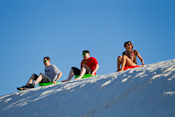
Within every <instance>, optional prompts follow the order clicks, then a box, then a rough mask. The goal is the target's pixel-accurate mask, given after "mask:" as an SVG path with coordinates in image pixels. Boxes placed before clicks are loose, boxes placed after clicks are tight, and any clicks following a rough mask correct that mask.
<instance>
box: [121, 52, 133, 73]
mask: <svg viewBox="0 0 175 117" xmlns="http://www.w3.org/2000/svg"><path fill="white" fill-rule="evenodd" d="M125 65H127V66H135V63H133V62H132V61H131V59H129V58H128V57H127V56H126V55H123V60H122V68H121V70H119V71H123V70H124V67H125Z"/></svg>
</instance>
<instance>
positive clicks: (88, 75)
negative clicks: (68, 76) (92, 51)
mask: <svg viewBox="0 0 175 117" xmlns="http://www.w3.org/2000/svg"><path fill="white" fill-rule="evenodd" d="M79 76H80V75H76V76H75V78H78V77H79ZM94 76H98V75H94ZM89 77H92V74H85V75H84V76H83V77H82V78H81V79H84V78H89Z"/></svg>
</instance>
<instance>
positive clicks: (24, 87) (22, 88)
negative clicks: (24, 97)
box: [17, 86, 27, 91]
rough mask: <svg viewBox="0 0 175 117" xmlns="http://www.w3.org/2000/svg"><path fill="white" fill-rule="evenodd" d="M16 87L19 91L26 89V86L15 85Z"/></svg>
mask: <svg viewBox="0 0 175 117" xmlns="http://www.w3.org/2000/svg"><path fill="white" fill-rule="evenodd" d="M17 89H18V90H20V91H22V90H25V89H27V86H22V87H17Z"/></svg>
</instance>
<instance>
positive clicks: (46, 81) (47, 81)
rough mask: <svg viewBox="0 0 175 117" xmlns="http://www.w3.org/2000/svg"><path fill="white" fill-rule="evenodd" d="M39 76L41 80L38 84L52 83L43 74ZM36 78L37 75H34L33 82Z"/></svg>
mask: <svg viewBox="0 0 175 117" xmlns="http://www.w3.org/2000/svg"><path fill="white" fill-rule="evenodd" d="M40 74H41V76H42V80H41V82H40V83H49V82H52V80H51V79H50V78H49V77H48V76H46V75H45V74H43V73H40ZM37 78H38V75H36V74H34V80H36V79H37Z"/></svg>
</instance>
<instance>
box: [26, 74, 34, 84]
mask: <svg viewBox="0 0 175 117" xmlns="http://www.w3.org/2000/svg"><path fill="white" fill-rule="evenodd" d="M33 81H34V74H33V75H32V76H31V77H30V79H29V81H28V82H27V84H26V86H29V85H30V84H32V83H33Z"/></svg>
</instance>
